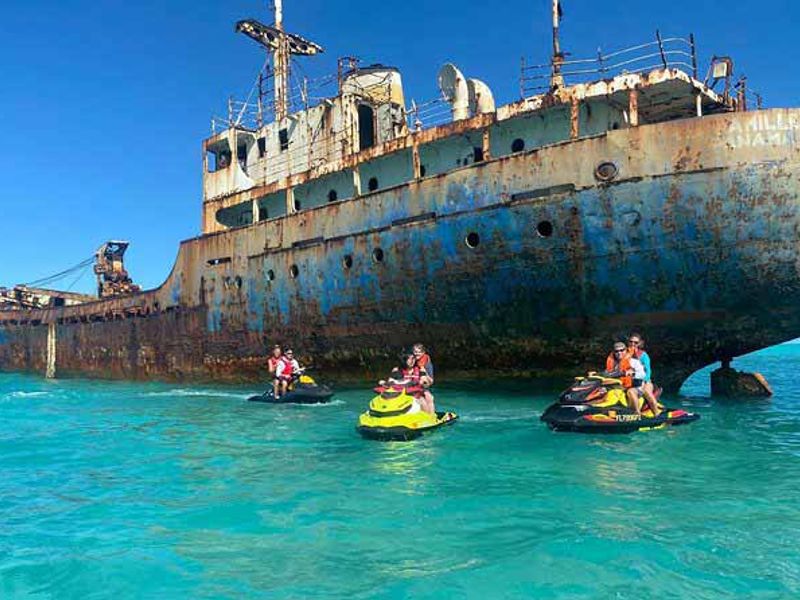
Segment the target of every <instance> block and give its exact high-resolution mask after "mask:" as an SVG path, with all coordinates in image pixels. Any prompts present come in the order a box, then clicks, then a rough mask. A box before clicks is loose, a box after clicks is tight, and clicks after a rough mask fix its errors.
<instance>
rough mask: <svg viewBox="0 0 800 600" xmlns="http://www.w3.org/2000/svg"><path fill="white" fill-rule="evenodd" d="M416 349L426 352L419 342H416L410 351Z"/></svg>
mask: <svg viewBox="0 0 800 600" xmlns="http://www.w3.org/2000/svg"><path fill="white" fill-rule="evenodd" d="M417 348H419V349H420V350H422V351H423V352H427V350H425V346H424V345H423V344H420V343H419V342H417V343H416V344H414V346H413V347H412V348H411V349H412V350H416V349H417Z"/></svg>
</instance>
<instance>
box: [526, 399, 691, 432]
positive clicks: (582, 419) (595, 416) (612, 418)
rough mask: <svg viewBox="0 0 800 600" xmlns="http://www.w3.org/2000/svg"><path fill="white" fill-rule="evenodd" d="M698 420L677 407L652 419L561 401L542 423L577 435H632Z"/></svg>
mask: <svg viewBox="0 0 800 600" xmlns="http://www.w3.org/2000/svg"><path fill="white" fill-rule="evenodd" d="M699 418H700V415H698V414H696V413H690V412H687V411H685V410H682V409H675V408H665V409H664V410H663V411H662V412H661V413H660V414H659V415H658V416H657V417H653V416H650V415H649V414H648V413H643V414H641V415H637V414H636V413H635V412H633V411H632V410H630V409H627V408H621V407H615V408H614V409H608V408H597V407H593V406H588V405H585V404H578V405H570V404H561V403H558V402H557V403H555V404H553V405H551V406H550V407H549V408H548V409H547V410H545V412H544V414H542V416H541V420H542V421H543V422H545V423H546V424H547V426H548V427H550V429H552V430H553V431H571V432H575V433H633V432H634V431H647V430H651V429H663V428H665V427H669V426H677V425H685V424H687V423H692V422H694V421H697V420H698V419H699Z"/></svg>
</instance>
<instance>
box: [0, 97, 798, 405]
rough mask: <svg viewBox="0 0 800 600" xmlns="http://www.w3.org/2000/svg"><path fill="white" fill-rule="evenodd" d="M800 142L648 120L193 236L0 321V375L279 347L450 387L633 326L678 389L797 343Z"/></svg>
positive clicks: (771, 126) (103, 368)
mask: <svg viewBox="0 0 800 600" xmlns="http://www.w3.org/2000/svg"><path fill="white" fill-rule="evenodd" d="M458 126H459V124H453V125H451V126H450V127H453V128H455V127H458ZM461 126H463V125H461ZM799 129H800V110H793V109H772V110H759V111H752V112H731V113H725V114H718V115H714V116H705V117H702V118H695V119H682V120H676V121H671V122H666V123H656V124H652V125H640V126H638V127H630V128H625V129H618V130H614V131H608V132H604V133H601V134H598V135H592V136H587V137H583V138H579V139H574V140H569V141H566V142H563V143H557V144H552V145H549V146H544V147H541V148H536V149H533V150H530V151H527V152H522V153H517V154H514V155H510V156H503V157H498V158H490V159H489V160H485V161H482V162H480V163H476V164H471V165H468V166H465V167H463V168H460V169H456V170H455V171H451V172H449V173H447V174H445V175H435V176H430V177H423V178H420V179H419V180H417V181H412V182H410V183H407V184H403V185H398V186H395V187H392V188H389V189H384V190H379V191H376V192H374V193H365V194H363V195H362V196H360V197H358V198H354V199H351V200H346V201H342V202H333V203H330V204H328V205H326V206H322V207H319V208H315V209H314V210H309V211H300V212H297V213H296V214H292V215H289V216H287V217H285V218H283V219H279V220H267V221H264V222H261V223H256V224H253V225H250V226H248V227H241V228H233V229H230V230H227V231H222V232H219V233H213V234H209V235H203V236H201V237H198V238H195V239H191V240H187V241H185V242H183V243H182V244H181V246H180V251H179V254H178V257H177V260H176V262H175V265H174V267H173V270H172V272H171V274H170V275H169V277H168V279H167V280H166V282H165V283H164V284H163V285H162V286H160V287H159V288H158V289H155V290H152V291H147V292H142V293H138V294H134V295H131V296H126V297H120V298H113V299H108V300H100V301H96V302H91V303H87V304H83V305H80V306H69V307H61V308H51V309H43V310H36V311H28V312H25V313H21V312H17V311H10V312H6V313H0V368H2V369H15V370H29V371H37V372H44V371H45V370H46V369H47V366H48V362H51V363H55V367H56V370H57V372H58V373H59V374H63V375H67V374H80V375H84V376H97V377H110V378H127V379H149V378H159V379H189V380H231V381H243V380H259V379H262V378H263V376H264V361H265V358H266V348H267V344H268V343H271V342H281V343H291V344H293V345H294V346H295V347H297V348H298V349H299V350H300V351H301V354H303V355H306V356H308V357H312V358H313V362H314V364H315V365H316V366H317V367H318V368H320V369H321V370H323V371H327V372H330V373H333V374H337V373H338V374H342V373H347V374H349V375H351V376H359V375H367V374H371V373H373V372H375V371H377V370H380V369H381V368H383V367H385V366H386V365H388V364H389V362H390V361H391V360H392V359H393V358H394V357H396V355H397V353H398V351H399V350H400V349H401V348H402V347H404V346H408V345H409V344H410V343H412V342H414V341H417V340H423V341H425V342H426V343H427V344H428V345H429V346H430V347H431V349H432V351H433V353H434V357H435V360H436V363H437V368H438V369H439V370H440V371H441V372H444V373H446V372H448V371H450V372H451V373H464V372H469V373H472V374H474V375H485V374H486V373H489V372H491V373H495V374H499V375H502V374H517V375H520V374H524V375H530V376H543V375H564V374H570V373H574V372H575V371H576V370H580V369H584V368H591V367H596V366H597V365H599V364H600V363H601V362H602V360H603V359H604V357H605V355H606V353H607V349H608V346H609V344H610V342H611V341H612V340H614V339H618V338H619V337H620V336H622V335H625V333H626V332H630V331H631V330H632V329H635V330H639V331H642V332H644V333H645V337H646V338H647V339H648V342H649V351H650V353H651V356H652V358H653V364H654V370H655V376H656V379H657V380H658V381H659V382H661V383H662V384H664V385H665V387H666V388H667V389H668V390H676V389H677V388H678V387H679V386H680V384H681V382H682V381H684V380H685V378H686V377H688V376H689V375H690V374H691V373H692V372H694V371H695V370H697V369H699V368H702V367H703V366H705V365H707V364H710V363H712V362H714V361H716V360H719V359H721V358H730V357H735V356H739V355H741V354H744V353H747V352H750V351H753V350H756V349H759V348H763V347H766V346H769V345H773V344H776V343H780V342H783V341H786V340H789V339H792V338H795V337H798V336H800V309H798V307H799V306H800V277H798V269H799V268H800V236H798V232H799V231H800V195H799V194H798V190H799V189H800V188H798V181H799V180H800V146H798V139H800V138H798V130H799ZM609 164H610V165H612V167H610V168H611V171H610V172H603V173H602V174H598V168H599V166H600V165H606V166H607V165H609ZM606 168H609V167H606ZM600 175H602V177H601V176H600ZM608 175H611V176H610V177H609V176H608Z"/></svg>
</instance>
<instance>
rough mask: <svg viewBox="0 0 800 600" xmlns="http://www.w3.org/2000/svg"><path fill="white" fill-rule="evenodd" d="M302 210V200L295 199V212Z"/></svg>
mask: <svg viewBox="0 0 800 600" xmlns="http://www.w3.org/2000/svg"><path fill="white" fill-rule="evenodd" d="M301 208H303V204H302V203H301V202H300V200H298V199H297V198H295V199H294V210H295V212H297V211H299V210H300V209H301Z"/></svg>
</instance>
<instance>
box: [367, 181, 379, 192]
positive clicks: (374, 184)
mask: <svg viewBox="0 0 800 600" xmlns="http://www.w3.org/2000/svg"><path fill="white" fill-rule="evenodd" d="M367 189H368V190H369V191H370V192H374V191H375V190H377V189H378V178H377V177H370V178H369V181H368V182H367Z"/></svg>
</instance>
